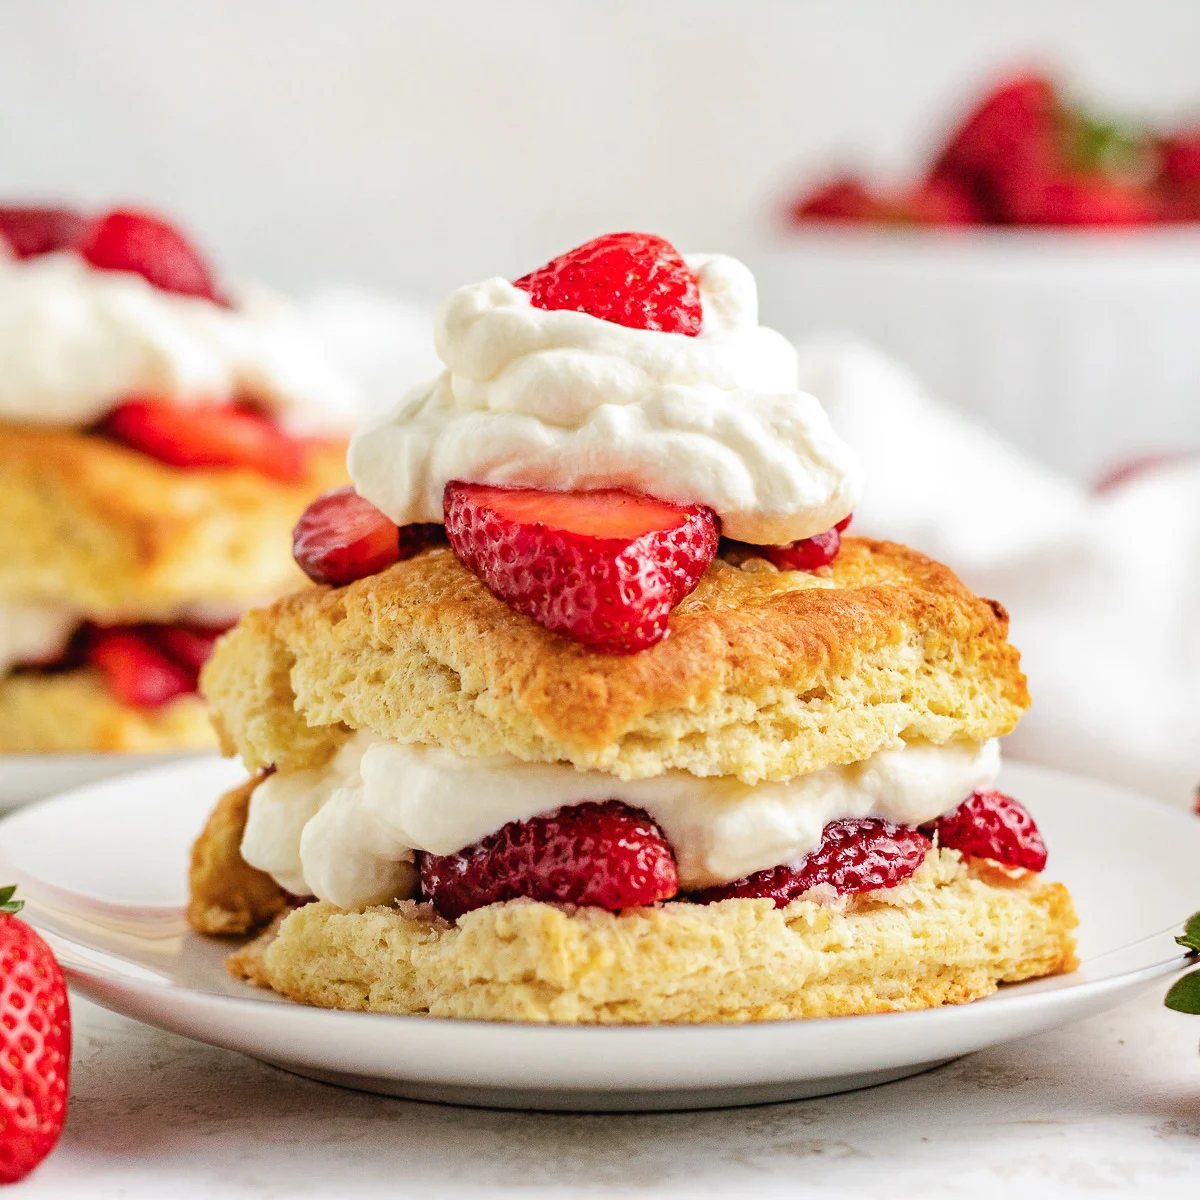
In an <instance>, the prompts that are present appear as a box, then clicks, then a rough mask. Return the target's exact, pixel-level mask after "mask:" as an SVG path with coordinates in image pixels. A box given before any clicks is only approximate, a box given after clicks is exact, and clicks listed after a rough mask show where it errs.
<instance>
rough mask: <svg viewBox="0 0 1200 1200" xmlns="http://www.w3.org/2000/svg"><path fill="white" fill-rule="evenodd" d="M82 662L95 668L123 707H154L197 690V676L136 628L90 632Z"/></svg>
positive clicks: (94, 630)
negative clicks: (126, 705) (99, 671)
mask: <svg viewBox="0 0 1200 1200" xmlns="http://www.w3.org/2000/svg"><path fill="white" fill-rule="evenodd" d="M84 658H85V661H87V662H89V663H90V664H91V665H92V666H94V667H98V668H99V669H100V670H101V671H102V672H103V674H104V678H105V681H106V682H107V684H108V686H109V688H110V689H111V690H112V692H113V694H114V695H115V696H116V697H117V699H118V700H120V701H121V703H122V704H129V705H132V706H133V707H135V708H157V707H158V706H159V705H160V704H166V703H167V701H168V700H174V699H175V697H176V696H185V695H187V694H188V693H189V692H194V691H195V690H196V673H195V672H194V671H191V670H189V669H188V668H186V667H181V666H180V665H179V664H178V663H177V662H174V661H172V660H171V659H170V658H168V657H167V656H166V655H165V654H163V653H162V652H161V651H160V650H158V649H156V648H155V646H154V645H153V644H152V643H151V641H150V639H149V638H148V637H147V636H146V635H145V634H143V633H141V632H139V631H138V630H136V629H130V628H114V629H100V628H97V629H93V630H91V631H90V633H89V635H88V638H87V645H86V647H85V650H84Z"/></svg>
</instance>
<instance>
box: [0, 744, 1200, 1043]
mask: <svg viewBox="0 0 1200 1200" xmlns="http://www.w3.org/2000/svg"><path fill="white" fill-rule="evenodd" d="M170 758H171V761H165V762H157V763H154V764H152V765H147V766H143V767H141V768H135V769H133V770H130V771H128V772H123V773H121V774H118V775H112V776H108V777H106V778H104V779H101V780H97V781H93V782H89V783H84V784H81V785H79V786H76V787H73V788H70V789H67V790H66V791H63V792H60V793H57V794H55V795H52V796H47V797H44V798H42V799H39V800H35V801H33V802H31V803H30V804H28V805H25V806H24V807H22V808H21V809H20V810H18V811H16V812H14V813H12V814H11V815H9V816H8V817H6V818H5V819H4V820H3V822H2V823H0V865H7V864H6V860H8V859H9V857H10V856H9V854H8V853H7V852H6V849H7V843H8V842H9V840H10V835H11V833H13V832H15V831H17V830H19V827H20V825H21V824H22V823H23V822H25V821H26V820H31V819H36V818H37V817H38V816H39V815H40V811H39V810H42V809H44V808H47V807H49V806H53V805H57V804H61V803H67V802H78V801H79V800H80V799H84V798H86V797H87V796H88V794H89V793H92V792H94V791H95V790H97V789H108V788H119V787H120V786H121V785H122V784H123V783H125V782H127V781H129V780H131V779H134V778H147V779H149V780H152V779H154V778H155V777H157V776H160V775H164V774H165V775H171V774H174V773H175V772H177V771H179V770H181V769H186V768H187V767H188V766H189V765H190V766H193V767H194V766H195V765H197V764H198V763H203V764H204V765H205V766H206V767H208V768H210V769H216V768H225V767H226V766H228V767H234V768H236V763H234V762H232V761H231V760H229V759H226V758H221V757H220V756H218V755H215V754H212V753H206V752H199V753H198V754H191V755H186V756H179V755H172V756H170ZM1005 767H1006V768H1007V769H1015V770H1016V772H1017V773H1018V774H1021V773H1029V774H1030V775H1033V776H1038V777H1040V778H1041V779H1042V780H1043V781H1044V782H1045V783H1046V784H1048V785H1050V786H1053V785H1054V784H1055V783H1056V782H1058V781H1060V780H1061V781H1063V782H1066V783H1069V784H1071V785H1076V786H1077V785H1079V784H1080V783H1083V784H1086V785H1089V786H1094V787H1096V788H1100V789H1102V790H1103V791H1105V792H1106V793H1108V794H1109V795H1110V796H1112V797H1113V798H1116V799H1118V800H1120V801H1122V802H1125V803H1129V802H1133V803H1137V804H1142V805H1151V806H1153V807H1154V809H1155V810H1156V812H1157V813H1158V814H1159V815H1160V816H1161V817H1163V818H1164V819H1166V820H1168V821H1178V822H1179V823H1180V828H1183V826H1184V825H1185V824H1187V823H1188V822H1190V821H1192V820H1194V819H1195V818H1194V817H1192V815H1191V814H1189V813H1187V812H1185V811H1184V810H1182V809H1179V808H1176V807H1174V806H1172V805H1170V804H1168V803H1166V802H1165V801H1163V800H1161V799H1159V798H1158V797H1156V796H1153V795H1146V794H1143V793H1139V792H1136V791H1134V790H1132V789H1130V788H1126V787H1124V786H1121V785H1118V784H1112V783H1108V782H1106V781H1103V780H1096V779H1092V778H1090V777H1088V776H1085V775H1080V774H1077V773H1074V772H1070V771H1064V770H1062V769H1059V768H1054V767H1046V766H1043V765H1041V764H1039V763H1032V762H1027V761H1024V760H1021V759H1011V760H1006V762H1005ZM1189 827H1190V828H1194V827H1191V826H1189ZM42 886H43V887H46V888H50V889H53V890H56V891H63V890H65V889H61V888H59V887H57V886H56V885H53V884H43V885H42ZM68 894H70V893H68ZM112 907H113V908H114V909H116V910H117V911H119V910H121V909H122V908H127V909H129V910H131V911H145V907H144V906H136V905H128V906H122V905H113V906H112ZM161 911H162V912H163V913H177V914H182V911H183V910H182V908H180V907H176V906H161ZM1187 915H1188V914H1183V916H1181V917H1180V919H1179V921H1178V922H1177V923H1176V924H1173V925H1171V926H1168V927H1167V928H1165V929H1161V930H1158V931H1156V932H1154V933H1148V934H1144V935H1142V936H1141V937H1138V938H1135V939H1134V940H1133V941H1131V942H1128V943H1125V944H1123V945H1120V946H1115V947H1111V948H1109V949H1107V950H1104V951H1102V952H1101V953H1100V954H1097V955H1095V956H1094V957H1093V958H1091V959H1088V960H1086V961H1085V962H1084V963H1083V964H1082V965H1083V966H1084V967H1085V968H1086V966H1087V965H1088V964H1089V963H1094V962H1096V961H1098V960H1102V959H1104V958H1107V957H1109V956H1111V955H1114V954H1124V953H1128V952H1130V951H1131V950H1133V949H1135V948H1136V947H1138V946H1141V945H1143V944H1144V943H1154V942H1161V943H1162V952H1161V954H1158V955H1157V956H1156V957H1155V958H1154V960H1153V961H1151V962H1143V963H1142V964H1141V965H1139V966H1136V967H1133V968H1130V969H1128V970H1124V971H1118V972H1117V973H1115V974H1111V975H1105V976H1102V977H1101V978H1099V979H1091V980H1089V979H1086V978H1080V979H1078V981H1077V982H1074V983H1064V982H1062V981H1063V980H1068V979H1070V978H1071V975H1073V974H1075V973H1074V972H1072V973H1070V974H1068V975H1066V976H1050V977H1046V978H1044V979H1033V980H1028V981H1025V982H1022V983H1017V984H1010V985H1005V986H1004V988H1003V989H1002V990H1001V991H999V992H997V993H994V994H992V995H991V996H988V997H984V998H983V999H981V1000H979V1001H975V1002H973V1003H970V1004H956V1005H943V1006H940V1007H938V1008H933V1009H915V1010H911V1011H905V1012H892V1013H859V1014H852V1015H846V1016H837V1017H827V1018H823V1019H822V1021H821V1024H822V1025H826V1023H827V1022H834V1023H842V1024H844V1023H845V1022H847V1021H854V1022H859V1023H861V1022H863V1021H875V1022H878V1021H879V1020H881V1019H886V1020H887V1021H888V1022H889V1023H890V1024H891V1026H892V1027H899V1025H900V1023H901V1021H903V1023H904V1024H905V1025H909V1024H912V1023H914V1022H921V1021H924V1022H926V1023H927V1022H928V1021H929V1020H930V1019H931V1018H933V1017H934V1014H938V1019H939V1020H940V1021H942V1022H945V1023H949V1022H950V1021H953V1020H957V1021H964V1022H965V1021H972V1020H975V1019H977V1018H976V1017H974V1016H968V1015H966V1014H974V1013H975V1012H977V1011H979V1010H980V1009H981V1008H983V1009H985V1010H986V1011H990V1012H993V1013H994V1012H996V1010H997V1009H998V1008H999V1009H1001V1010H1003V1011H1005V1012H1019V1011H1021V1010H1023V1009H1025V1008H1034V1007H1041V1006H1045V1005H1050V1006H1055V1005H1056V1004H1062V1005H1069V1003H1070V1001H1071V1000H1072V999H1074V1000H1082V998H1083V997H1084V996H1088V997H1097V996H1102V995H1103V994H1104V993H1105V992H1109V991H1121V990H1127V989H1130V988H1134V987H1140V986H1147V985H1149V984H1150V983H1152V982H1154V981H1155V980H1156V979H1160V978H1163V977H1166V976H1169V975H1171V974H1174V973H1180V972H1182V971H1183V970H1185V969H1187V968H1189V967H1190V966H1193V965H1195V963H1196V961H1197V956H1196V955H1195V954H1192V953H1189V952H1187V951H1185V950H1183V949H1181V948H1172V947H1169V945H1168V942H1167V939H1168V938H1170V939H1172V942H1173V939H1174V934H1175V932H1176V931H1177V930H1178V929H1179V928H1181V927H1182V923H1183V921H1184V920H1186V918H1187ZM29 920H30V924H32V925H33V926H34V927H35V928H37V929H38V932H39V933H41V934H42V935H43V936H44V937H46V938H47V940H48V941H49V942H50V944H51V946H52V948H54V949H55V953H56V956H59V957H60V960H61V959H62V958H65V959H67V962H66V963H64V966H63V969H64V973H66V974H67V976H68V979H69V980H70V981H71V983H72V984H73V986H75V987H77V988H78V989H79V990H80V991H81V992H83V993H84V994H85V995H87V996H88V997H89V998H90V999H93V1000H95V1002H97V1003H99V1004H101V1005H102V1006H104V1007H110V1008H111V1007H112V1006H111V1005H109V1004H107V1003H106V1001H105V999H104V998H103V997H102V996H99V995H96V994H94V993H96V992H97V991H101V990H106V989H107V988H115V989H120V990H122V991H125V992H128V993H133V994H135V995H136V994H139V993H143V992H147V993H153V994H154V995H156V996H165V995H169V994H176V995H186V996H187V998H188V1002H189V1004H192V1005H198V1006H203V1007H206V1008H208V1007H213V1008H216V1009H219V1010H221V1011H223V1012H227V1013H235V1012H245V1013H246V1014H251V1013H253V1014H255V1015H258V1014H265V1013H268V1012H274V1013H275V1014H279V1013H280V1011H281V1009H283V1010H287V1011H289V1012H293V1013H300V1014H308V1016H307V1017H305V1016H302V1017H301V1018H300V1019H302V1020H304V1019H310V1020H311V1019H313V1017H319V1019H321V1020H322V1021H323V1022H328V1021H330V1020H336V1021H338V1022H340V1023H344V1024H354V1025H360V1024H362V1023H363V1022H364V1021H369V1022H372V1023H374V1024H376V1025H378V1023H379V1022H386V1023H387V1024H388V1025H389V1026H391V1027H396V1026H397V1023H403V1025H405V1026H409V1025H411V1024H413V1023H419V1024H420V1026H421V1027H422V1028H428V1027H429V1026H430V1025H431V1024H432V1025H436V1026H438V1027H440V1028H445V1029H462V1028H464V1027H465V1026H471V1027H475V1028H480V1029H495V1028H496V1027H497V1026H498V1025H500V1026H502V1027H503V1028H505V1029H508V1030H512V1031H514V1032H515V1031H517V1030H520V1031H523V1033H522V1035H524V1036H527V1035H528V1033H529V1032H530V1031H533V1032H536V1033H537V1034H539V1035H542V1036H546V1035H547V1034H548V1031H554V1032H553V1034H549V1036H553V1037H558V1038H560V1039H565V1038H568V1037H574V1038H580V1037H582V1036H587V1035H592V1036H595V1035H598V1034H601V1033H602V1032H603V1034H604V1035H609V1036H610V1035H613V1034H617V1033H620V1034H622V1035H633V1036H634V1037H637V1036H639V1035H641V1036H644V1035H647V1034H653V1033H662V1032H664V1031H670V1032H672V1033H675V1034H680V1035H682V1036H697V1035H702V1034H704V1033H711V1032H712V1031H714V1030H723V1031H724V1032H725V1033H727V1034H733V1035H734V1036H738V1035H744V1036H746V1037H749V1036H752V1035H753V1034H755V1033H757V1032H761V1031H763V1030H771V1029H773V1030H779V1029H781V1028H789V1027H806V1026H812V1025H813V1024H814V1022H813V1021H812V1020H811V1019H804V1018H789V1019H780V1020H770V1021H748V1022H711V1023H696V1024H683V1023H680V1024H667V1023H663V1024H643V1025H565V1024H553V1023H541V1022H495V1021H486V1020H481V1019H478V1018H466V1017H440V1016H427V1015H418V1014H400V1013H396V1014H392V1013H376V1012H358V1011H344V1010H339V1009H325V1008H317V1007H314V1006H309V1005H300V1004H296V1003H294V1002H289V1001H286V1000H281V998H280V997H278V996H275V994H274V993H270V994H265V993H264V994H263V995H261V996H260V995H254V994H249V995H245V996H236V995H228V994H225V993H222V992H218V991H207V990H203V989H200V988H197V987H194V986H190V985H188V984H184V983H180V982H178V981H176V980H174V979H171V978H168V977H160V978H149V977H148V976H147V975H142V974H140V973H138V974H134V973H133V972H132V971H131V972H130V973H128V974H126V973H124V972H122V971H121V969H120V964H121V963H122V962H124V961H127V960H124V959H122V958H121V957H120V956H119V955H118V954H116V953H114V952H112V951H108V950H94V949H92V948H90V947H87V946H85V945H82V944H81V943H79V942H77V941H74V940H72V939H71V938H69V937H67V936H65V935H63V934H60V933H56V932H54V931H53V930H48V929H46V928H45V927H43V926H42V925H41V924H40V923H39V921H38V919H37V914H36V913H35V912H31V913H30V914H29ZM197 936H199V935H197ZM249 940H250V939H230V940H229V945H230V947H231V948H233V947H236V946H239V945H244V944H245V943H246V942H247V941H249ZM80 952H82V956H81V954H80ZM91 955H97V956H101V957H102V958H103V959H104V960H106V961H105V962H104V963H89V962H87V957H89V956H91ZM72 960H74V961H72ZM110 963H111V964H113V965H108V964H110ZM130 965H131V966H136V965H137V964H136V963H133V962H132V961H131V962H130ZM1056 996H1057V997H1060V998H1061V999H1060V1000H1058V1001H1055V1000H1054V999H1053V997H1056ZM113 1011H118V1012H120V1011H123V1010H122V1009H117V1008H114V1009H113ZM950 1014H958V1016H957V1017H952V1016H950ZM136 1019H138V1020H147V1022H148V1023H152V1024H156V1025H158V1026H159V1027H160V1028H169V1026H166V1025H163V1024H162V1023H161V1022H159V1021H152V1020H149V1019H148V1018H145V1017H142V1016H139V1017H138V1018H136ZM839 1027H841V1026H839ZM685 1030H686V1031H688V1033H687V1034H684V1033H683V1031H685ZM735 1030H736V1031H738V1034H734V1031H735Z"/></svg>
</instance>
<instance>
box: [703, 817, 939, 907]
mask: <svg viewBox="0 0 1200 1200" xmlns="http://www.w3.org/2000/svg"><path fill="white" fill-rule="evenodd" d="M931 844H932V843H931V842H930V840H929V838H928V837H926V836H925V834H924V833H921V832H918V831H917V830H916V829H912V828H910V827H909V826H907V825H893V824H892V823H891V822H890V821H881V820H878V819H876V818H873V817H865V818H862V819H854V818H851V819H847V820H844V821H830V823H829V824H828V825H826V826H825V829H824V830H823V831H822V833H821V843H820V845H819V846H817V848H816V849H815V850H814V851H813V852H812V853H811V854H809V855H807V856H806V857H804V858H803V859H801V860H800V862H798V863H796V864H795V865H794V866H788V865H786V864H784V865H782V866H778V867H769V868H768V869H767V870H765V871H757V872H755V874H753V875H747V876H746V877H745V878H744V879H735V880H734V881H733V882H732V883H721V884H717V885H716V886H715V887H710V888H705V889H704V890H703V891H701V892H694V893H693V894H692V895H691V896H689V897H688V899H689V900H693V901H694V902H695V903H697V904H713V903H715V902H716V901H718V900H734V899H743V900H748V899H755V898H759V897H765V898H767V899H770V900H774V901H775V907H776V908H784V907H785V906H786V905H788V904H790V903H791V902H792V901H793V900H794V899H796V897H797V896H801V895H803V894H804V893H805V892H807V891H810V890H811V889H812V888H815V887H817V886H818V885H822V884H823V885H826V886H828V887H832V888H833V890H834V892H836V893H837V895H839V896H848V895H853V894H855V893H858V892H873V891H877V890H879V889H880V888H890V887H895V886H896V885H897V884H899V883H903V882H904V881H905V880H906V879H908V878H909V877H910V876H912V874H913V873H914V872H915V871H916V870H917V868H918V867H919V866H920V865H921V864H922V863H923V862H924V861H925V855H926V854H928V852H929V849H930V846H931Z"/></svg>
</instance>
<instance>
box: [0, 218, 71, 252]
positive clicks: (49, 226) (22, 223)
mask: <svg viewBox="0 0 1200 1200" xmlns="http://www.w3.org/2000/svg"><path fill="white" fill-rule="evenodd" d="M86 224H87V222H86V221H85V220H84V218H83V216H82V215H81V214H79V213H77V212H75V211H74V210H72V209H69V208H0V240H3V241H5V242H7V243H8V244H9V246H10V247H11V248H12V252H13V253H14V254H15V255H16V256H17V257H18V258H33V257H35V256H36V255H38V254H50V253H51V252H52V251H54V250H65V249H66V248H67V247H68V246H73V245H74V244H75V243H76V242H77V241H78V240H79V235H80V233H81V232H82V230H83V227H84V226H85V225H86Z"/></svg>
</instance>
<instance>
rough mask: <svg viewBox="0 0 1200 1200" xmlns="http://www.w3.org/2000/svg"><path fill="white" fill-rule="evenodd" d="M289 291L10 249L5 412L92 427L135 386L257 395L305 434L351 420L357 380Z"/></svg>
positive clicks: (3, 330) (3, 343)
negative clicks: (211, 290)
mask: <svg viewBox="0 0 1200 1200" xmlns="http://www.w3.org/2000/svg"><path fill="white" fill-rule="evenodd" d="M312 341H313V339H312V336H311V332H310V330H309V329H308V327H307V326H306V325H305V323H304V322H303V320H302V319H301V318H300V317H299V316H298V315H297V314H296V312H295V311H294V310H293V309H292V307H291V306H290V305H289V304H288V303H286V302H285V301H284V300H283V299H281V298H280V297H277V296H275V295H274V294H273V293H271V292H268V291H266V290H263V289H257V288H255V289H248V290H246V291H245V292H244V293H242V294H240V295H239V296H238V297H237V307H235V308H224V307H221V306H220V305H217V304H212V303H210V302H209V301H208V300H204V299H200V298H197V297H192V296H178V295H174V294H173V293H171V292H165V291H162V290H161V289H159V288H156V287H154V286H153V285H152V284H150V283H148V282H147V281H146V280H145V279H143V278H142V277H141V276H140V275H136V274H133V273H132V272H128V271H102V270H97V269H95V268H93V267H91V266H89V265H88V264H87V263H86V262H85V261H84V260H83V259H82V258H80V257H79V256H78V255H77V254H73V253H71V252H69V251H61V252H58V253H55V254H45V255H41V256H38V257H35V258H28V259H23V260H21V259H16V258H13V257H11V256H8V255H4V254H0V421H12V422H23V423H27V424H36V425H65V426H84V425H91V424H93V423H94V422H96V421H98V420H99V419H100V418H101V417H103V416H104V415H105V413H107V412H108V411H109V410H110V409H111V408H112V407H113V405H114V404H115V403H117V402H118V401H120V400H123V399H125V398H126V397H129V396H134V395H153V396H155V397H157V398H161V399H173V400H176V401H178V402H179V403H180V404H187V403H188V402H189V401H205V400H208V401H212V400H216V401H222V400H232V399H235V398H236V399H246V400H253V401H256V402H257V403H259V404H261V405H262V406H263V407H264V408H267V409H270V410H272V411H274V412H277V413H278V414H279V415H280V416H281V418H282V419H283V423H284V424H285V425H286V426H287V427H289V428H292V429H293V430H294V431H296V432H298V433H303V432H320V431H325V430H337V429H345V428H346V427H347V426H348V425H350V424H351V423H352V422H353V420H354V418H355V416H356V412H357V403H356V400H355V396H354V393H353V390H352V389H351V388H350V387H349V385H348V384H347V383H346V382H345V381H344V380H343V379H342V378H341V377H340V376H339V375H338V374H337V373H336V372H335V371H334V370H333V369H332V368H331V367H330V366H329V364H327V363H326V362H325V360H324V358H323V357H322V356H321V355H320V353H319V352H317V351H316V350H314V348H313V346H312Z"/></svg>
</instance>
